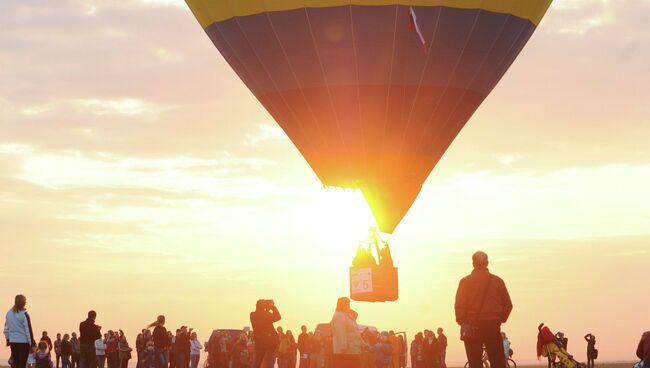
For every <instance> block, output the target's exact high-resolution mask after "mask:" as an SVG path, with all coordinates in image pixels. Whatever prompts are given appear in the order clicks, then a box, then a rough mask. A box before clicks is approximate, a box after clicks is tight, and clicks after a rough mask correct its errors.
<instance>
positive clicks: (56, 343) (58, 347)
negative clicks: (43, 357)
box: [54, 333, 62, 368]
mask: <svg viewBox="0 0 650 368" xmlns="http://www.w3.org/2000/svg"><path fill="white" fill-rule="evenodd" d="M61 341H62V340H61V334H60V333H58V334H56V340H54V355H56V368H59V363H61Z"/></svg>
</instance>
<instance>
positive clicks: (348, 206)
mask: <svg viewBox="0 0 650 368" xmlns="http://www.w3.org/2000/svg"><path fill="white" fill-rule="evenodd" d="M315 204H316V205H317V206H318V209H314V210H315V211H313V212H314V215H313V216H315V217H314V218H313V219H314V223H315V224H316V225H317V226H318V227H319V228H320V230H321V231H324V232H326V233H327V234H328V236H329V239H330V240H331V241H332V243H333V244H336V246H335V248H336V249H337V250H340V251H341V252H345V255H346V256H352V255H353V254H354V253H353V252H354V249H356V245H357V244H358V243H359V241H361V240H362V239H365V238H366V237H367V236H368V228H369V227H371V226H377V225H376V223H375V219H374V218H373V216H372V213H371V212H370V208H369V207H368V204H367V203H366V200H365V198H364V197H363V195H362V194H361V192H360V191H358V190H342V189H322V190H319V191H318V199H317V200H316V201H315Z"/></svg>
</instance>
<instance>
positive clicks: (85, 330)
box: [4, 252, 650, 368]
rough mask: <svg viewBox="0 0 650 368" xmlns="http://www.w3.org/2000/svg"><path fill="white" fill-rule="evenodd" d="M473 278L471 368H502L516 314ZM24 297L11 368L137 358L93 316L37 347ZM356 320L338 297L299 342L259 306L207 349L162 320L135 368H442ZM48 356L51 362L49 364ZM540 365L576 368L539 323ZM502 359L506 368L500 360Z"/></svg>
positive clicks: (14, 319) (434, 355)
mask: <svg viewBox="0 0 650 368" xmlns="http://www.w3.org/2000/svg"><path fill="white" fill-rule="evenodd" d="M472 262H473V266H474V270H473V271H472V273H471V274H470V275H468V276H467V277H465V278H463V279H462V280H461V282H460V284H459V287H458V290H457V293H456V302H455V311H456V321H457V322H458V324H459V325H460V326H461V340H463V343H464V345H465V352H466V355H467V359H468V364H469V368H482V367H483V366H484V364H483V363H484V360H486V361H487V360H489V366H490V367H491V368H506V361H507V359H508V357H509V356H510V355H511V354H512V350H511V348H510V341H509V340H508V338H507V336H506V335H505V333H503V332H502V331H501V324H502V323H504V322H506V321H507V319H508V316H509V315H510V312H511V311H512V303H511V301H510V296H509V294H508V290H507V288H506V286H505V283H504V281H503V280H502V279H501V278H499V277H498V276H496V275H493V274H491V273H490V272H489V271H488V269H487V266H488V258H487V254H485V253H483V252H477V253H475V254H474V255H473V256H472ZM26 304H27V298H25V296H23V295H17V296H16V298H15V300H14V306H13V307H12V308H11V309H10V310H9V311H8V312H7V314H6V318H5V325H4V335H5V338H6V341H7V346H10V349H11V357H10V359H9V362H10V365H11V367H12V368H27V367H28V366H29V367H30V368H55V367H56V368H59V367H60V366H61V367H62V368H127V367H128V364H129V361H130V360H131V359H132V352H133V349H132V348H131V346H130V345H129V342H128V340H127V338H126V335H125V334H124V332H123V331H122V330H120V329H116V330H109V331H107V332H106V333H105V334H102V333H101V329H102V328H101V326H98V325H97V324H96V323H95V319H96V317H97V313H96V312H94V311H90V312H88V317H87V318H86V319H85V320H84V321H82V322H81V323H80V324H79V335H77V333H76V332H72V333H70V334H67V333H65V334H57V335H56V339H55V340H54V341H52V340H51V338H50V337H49V335H48V333H47V332H46V331H43V332H42V334H41V337H40V338H39V341H38V343H37V342H36V339H35V337H34V334H33V329H32V323H31V318H30V315H29V313H27V310H26ZM357 317H358V313H357V312H356V311H354V310H353V309H352V308H351V306H350V299H348V298H346V297H342V298H339V300H338V301H337V305H336V309H335V311H334V314H333V316H332V319H331V321H330V323H329V324H323V325H319V326H317V327H316V329H315V330H314V331H311V332H310V331H308V329H307V327H306V326H302V327H301V333H300V334H299V335H298V337H297V338H295V337H294V334H293V333H292V331H291V330H286V331H285V330H284V329H283V328H282V327H277V328H276V327H275V326H274V324H275V323H277V322H279V321H280V320H281V319H282V317H281V315H280V312H279V310H278V308H277V307H276V305H275V303H274V302H273V301H272V300H258V301H257V303H256V308H255V310H254V311H253V312H251V314H250V321H251V327H252V329H244V330H215V331H213V332H212V334H211V336H210V338H209V340H208V341H207V342H206V344H205V346H203V345H202V344H201V343H200V341H199V339H198V336H197V334H196V332H195V331H193V329H192V328H188V327H187V326H181V327H180V328H178V329H176V332H175V334H174V333H172V332H171V331H167V329H166V328H165V317H164V316H162V315H161V316H158V318H157V319H156V321H155V322H154V323H152V324H150V325H149V326H148V327H147V328H145V329H143V330H142V331H141V333H139V334H138V336H137V337H136V340H135V358H136V359H137V363H136V367H137V368H198V365H199V360H200V355H201V352H203V351H205V352H207V360H206V366H207V368H261V367H264V368H274V367H275V365H276V363H277V365H278V367H279V368H296V367H298V368H405V367H406V366H407V363H408V362H407V357H408V356H410V360H411V367H412V368H446V362H445V359H446V349H447V337H446V336H445V334H444V331H443V329H442V328H438V329H437V330H436V332H434V331H432V330H425V331H423V332H419V333H417V334H416V335H415V338H414V339H413V340H412V341H411V343H410V346H407V340H406V335H405V334H403V333H396V332H393V331H382V332H379V331H377V330H376V329H374V328H370V327H360V326H359V325H358V324H357V322H356V321H357ZM584 339H585V340H586V341H587V368H593V367H594V361H595V359H597V357H598V350H597V349H596V347H595V345H596V337H595V336H594V335H593V334H591V333H589V334H587V335H585V337H584ZM52 352H53V353H54V357H55V358H56V359H55V360H53V359H52ZM537 354H538V357H541V356H547V357H552V358H553V360H555V358H557V359H559V363H558V365H556V366H557V367H563V368H579V367H582V366H583V365H582V364H580V363H578V362H577V361H576V360H575V359H574V358H573V356H572V355H570V354H569V353H568V339H567V338H566V337H565V336H564V334H562V333H557V334H554V333H553V332H551V330H550V329H549V328H548V327H547V326H545V325H544V324H540V325H539V327H538V336H537ZM636 355H637V357H638V358H639V359H641V361H640V362H639V363H637V364H636V366H635V368H650V331H648V332H646V333H644V334H643V335H642V338H641V340H640V342H639V345H638V347H637V351H636ZM504 357H505V359H504Z"/></svg>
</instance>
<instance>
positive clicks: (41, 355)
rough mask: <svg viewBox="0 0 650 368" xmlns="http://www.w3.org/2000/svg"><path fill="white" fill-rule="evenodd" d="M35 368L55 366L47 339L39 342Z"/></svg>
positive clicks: (52, 367) (51, 367) (35, 355)
mask: <svg viewBox="0 0 650 368" xmlns="http://www.w3.org/2000/svg"><path fill="white" fill-rule="evenodd" d="M33 358H34V368H54V364H53V363H52V356H51V355H50V352H49V351H48V346H47V343H46V342H45V341H42V340H41V341H40V342H39V343H38V351H36V352H35V353H34V356H33Z"/></svg>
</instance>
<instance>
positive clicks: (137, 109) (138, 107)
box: [20, 97, 172, 117]
mask: <svg viewBox="0 0 650 368" xmlns="http://www.w3.org/2000/svg"><path fill="white" fill-rule="evenodd" d="M171 108H172V107H171V106H161V105H157V104H154V103H152V102H146V101H142V100H140V99H137V98H129V97H123V98H112V99H109V98H92V97H90V98H88V97H86V98H73V99H66V100H54V101H49V102H46V103H44V104H38V105H28V106H23V107H21V108H20V112H21V114H23V115H26V116H30V117H31V116H40V115H46V114H54V113H59V114H65V113H77V114H91V115H97V116H103V115H125V116H134V117H136V116H149V117H151V116H152V115H157V114H159V113H161V112H164V111H166V110H169V109H171Z"/></svg>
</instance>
